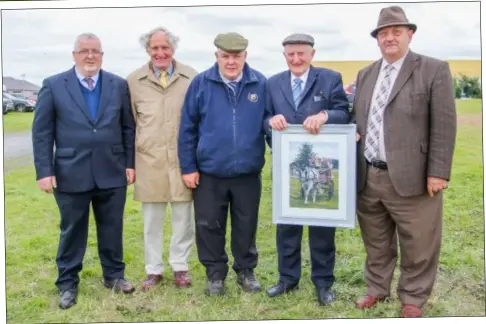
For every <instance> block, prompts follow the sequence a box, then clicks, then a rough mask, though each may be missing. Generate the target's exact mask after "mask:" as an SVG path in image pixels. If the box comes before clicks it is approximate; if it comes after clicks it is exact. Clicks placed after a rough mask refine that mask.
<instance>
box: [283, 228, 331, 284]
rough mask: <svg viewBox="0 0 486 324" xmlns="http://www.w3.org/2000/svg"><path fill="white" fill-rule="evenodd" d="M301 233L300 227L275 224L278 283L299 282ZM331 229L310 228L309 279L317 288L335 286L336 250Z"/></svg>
mask: <svg viewBox="0 0 486 324" xmlns="http://www.w3.org/2000/svg"><path fill="white" fill-rule="evenodd" d="M302 230H303V227H302V226H300V225H282V224H279V225H277V252H278V270H279V273H280V281H281V282H284V283H287V284H289V285H296V284H298V283H299V280H300V276H301V260H302V258H301V244H302ZM335 232H336V229H335V228H333V227H320V226H309V248H310V257H311V270H312V272H311V280H312V282H313V283H314V285H315V286H316V287H318V288H321V287H325V288H330V287H331V286H332V285H333V283H334V263H335V259H336V258H335V256H336V247H335V245H334V236H335Z"/></svg>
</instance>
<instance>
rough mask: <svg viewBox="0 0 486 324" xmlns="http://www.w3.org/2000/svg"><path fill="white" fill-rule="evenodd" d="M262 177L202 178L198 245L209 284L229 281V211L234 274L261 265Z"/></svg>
mask: <svg viewBox="0 0 486 324" xmlns="http://www.w3.org/2000/svg"><path fill="white" fill-rule="evenodd" d="M261 189H262V186H261V176H260V174H255V175H245V176H240V177H235V178H230V179H222V178H215V177H212V176H210V175H207V174H201V176H200V179H199V185H198V186H197V188H196V189H195V190H194V191H193V192H194V210H195V223H196V245H197V251H198V257H199V261H200V262H201V264H202V265H203V266H204V267H205V268H206V276H207V277H208V279H209V280H225V279H226V276H227V274H228V256H227V254H226V251H225V244H226V220H227V218H228V207H229V210H230V215H231V252H232V254H233V257H234V264H233V270H234V271H235V272H239V271H241V270H244V269H254V268H255V267H256V265H257V262H258V252H257V249H256V232H257V226H258V209H259V205H260V195H261Z"/></svg>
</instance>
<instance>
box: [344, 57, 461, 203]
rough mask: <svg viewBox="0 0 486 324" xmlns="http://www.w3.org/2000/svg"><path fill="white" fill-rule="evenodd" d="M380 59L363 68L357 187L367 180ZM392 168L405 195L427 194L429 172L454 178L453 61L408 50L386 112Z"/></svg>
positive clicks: (356, 110) (357, 103)
mask: <svg viewBox="0 0 486 324" xmlns="http://www.w3.org/2000/svg"><path fill="white" fill-rule="evenodd" d="M381 64H382V59H380V60H378V61H376V62H374V63H372V64H371V65H369V66H367V67H365V68H364V69H362V70H360V71H359V73H358V76H357V80H356V93H355V99H354V104H353V112H352V115H353V120H354V122H355V123H356V124H357V129H358V133H359V135H360V137H361V139H360V141H359V142H358V166H357V168H358V184H357V188H358V192H360V191H361V190H363V189H364V187H365V185H366V174H367V168H368V165H367V163H366V159H365V157H364V146H365V140H366V125H367V119H368V113H369V111H370V104H371V99H372V95H373V88H374V86H375V83H376V79H377V77H378V74H379V70H380V67H381ZM383 120H384V130H383V133H384V141H385V150H386V157H387V162H388V173H389V175H390V178H391V181H392V183H393V186H394V187H395V190H396V191H397V192H398V194H400V195H401V196H404V197H406V196H415V195H420V194H424V193H425V192H426V190H427V177H428V176H434V177H440V178H445V179H447V180H449V179H450V176H451V166H452V156H453V152H454V146H455V139H456V107H455V98H454V87H453V84H452V75H451V72H450V69H449V64H448V63H447V62H445V61H441V60H438V59H435V58H431V57H427V56H424V55H420V54H416V53H414V52H412V51H409V52H408V54H407V57H406V58H405V60H404V62H403V65H402V68H401V69H400V72H399V74H398V76H397V79H396V81H395V84H394V85H393V88H392V90H391V92H390V96H389V100H388V105H387V107H386V108H385V112H384V116H383Z"/></svg>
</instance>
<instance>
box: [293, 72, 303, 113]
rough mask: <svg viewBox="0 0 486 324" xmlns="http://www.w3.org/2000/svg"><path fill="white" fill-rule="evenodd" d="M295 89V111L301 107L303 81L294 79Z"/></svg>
mask: <svg viewBox="0 0 486 324" xmlns="http://www.w3.org/2000/svg"><path fill="white" fill-rule="evenodd" d="M294 83H295V86H294V89H293V90H292V95H293V96H294V103H295V109H297V107H299V103H300V99H302V98H301V95H302V80H301V79H299V78H296V79H294Z"/></svg>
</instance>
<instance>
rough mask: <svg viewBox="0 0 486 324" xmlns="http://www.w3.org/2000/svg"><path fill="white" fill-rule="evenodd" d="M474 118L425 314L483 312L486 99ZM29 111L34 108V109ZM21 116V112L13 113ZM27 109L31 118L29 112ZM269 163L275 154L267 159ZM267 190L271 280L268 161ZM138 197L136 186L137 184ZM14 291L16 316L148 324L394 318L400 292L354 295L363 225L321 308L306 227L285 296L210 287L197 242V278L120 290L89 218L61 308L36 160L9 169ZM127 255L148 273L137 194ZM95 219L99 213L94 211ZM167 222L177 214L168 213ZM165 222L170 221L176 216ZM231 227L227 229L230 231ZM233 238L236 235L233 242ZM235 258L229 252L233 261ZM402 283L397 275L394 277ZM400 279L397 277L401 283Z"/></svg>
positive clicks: (51, 222)
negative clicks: (376, 300)
mask: <svg viewBox="0 0 486 324" xmlns="http://www.w3.org/2000/svg"><path fill="white" fill-rule="evenodd" d="M462 110H464V111H465V112H466V114H467V115H470V116H473V117H474V120H475V121H476V123H472V122H469V123H467V124H462V125H460V127H459V134H458V141H457V149H456V154H455V158H454V168H453V177H452V182H451V185H450V187H449V189H448V190H447V191H446V193H445V209H444V236H443V244H442V254H441V261H440V270H439V275H438V279H437V284H436V286H435V290H434V293H433V296H432V298H431V299H430V301H429V303H428V304H427V307H426V309H425V316H429V317H432V316H484V315H485V301H484V298H485V297H484V291H485V290H484V289H485V286H484V217H483V166H482V163H483V162H482V128H481V123H480V120H481V119H480V118H479V115H480V114H481V102H480V101H461V102H459V107H458V111H460V112H461V111H462ZM26 115H28V114H26ZM10 117H13V118H17V116H16V115H15V114H12V115H11V116H7V118H10ZM22 117H23V116H22ZM267 161H271V160H270V158H269V157H268V158H267ZM263 181H264V183H263V195H262V202H261V214H260V223H259V232H258V247H259V253H260V262H259V266H258V267H257V269H256V275H257V276H258V278H259V279H260V280H261V283H262V285H263V287H264V288H268V287H269V286H271V285H272V284H274V283H275V281H276V280H277V278H278V273H277V252H276V247H275V225H273V224H272V222H271V217H272V216H271V192H272V188H271V181H270V163H269V162H267V165H266V167H265V171H264V175H263ZM129 194H130V197H131V194H132V189H130V193H129ZM5 205H6V207H5V208H6V209H5V210H6V211H5V218H6V222H5V240H6V249H7V251H6V279H7V280H6V287H7V290H6V294H7V320H8V322H9V323H25V322H150V321H196V320H197V321H202V320H269V319H318V318H376V317H396V316H398V312H399V300H398V299H397V298H396V293H394V294H393V295H392V297H393V298H392V300H391V301H390V303H386V304H381V305H379V306H377V307H376V308H374V309H371V310H367V311H360V310H357V309H355V308H354V304H353V302H354V300H355V299H356V298H357V297H359V296H360V295H361V294H362V293H363V292H364V282H363V279H362V278H363V272H362V270H363V262H364V253H363V251H364V249H363V245H362V241H361V237H360V233H359V229H358V228H356V229H354V230H348V229H346V230H345V229H338V231H337V237H336V245H337V259H336V260H337V264H336V268H335V274H336V280H337V281H336V284H335V286H334V289H335V291H336V293H337V302H336V303H335V304H333V305H332V306H330V307H320V306H319V305H318V304H317V302H316V299H315V292H314V287H313V285H312V283H311V281H310V260H309V249H308V244H307V230H305V231H304V241H303V244H302V253H303V261H302V265H303V267H302V280H301V288H300V289H299V290H298V291H296V292H293V293H290V294H288V295H286V296H282V297H278V298H276V299H270V298H268V297H267V296H266V294H265V293H264V292H261V293H258V294H254V295H248V294H246V293H244V292H242V291H241V290H240V289H239V287H238V286H237V284H236V282H235V275H234V273H232V272H231V271H230V273H229V276H228V280H227V287H228V290H227V295H226V296H225V297H216V298H209V297H206V296H205V295H204V294H203V289H204V287H205V276H204V269H203V268H202V267H201V266H200V265H199V263H198V260H197V255H196V249H195V248H194V249H193V251H192V254H191V257H190V263H191V267H192V271H193V279H194V286H193V287H192V288H190V289H187V290H178V289H176V288H174V286H173V277H172V275H171V272H170V269H169V268H166V273H165V274H166V277H167V279H166V281H165V283H164V284H163V285H162V286H160V287H159V288H157V289H156V290H155V291H153V292H150V293H142V292H141V291H140V290H137V291H136V293H135V294H134V295H131V296H124V295H117V294H112V293H111V291H109V290H107V289H105V288H104V287H103V286H102V281H101V268H100V265H99V259H98V256H97V250H96V231H95V227H94V222H93V221H91V224H90V230H91V231H90V234H89V240H88V250H87V253H86V256H85V262H84V269H83V271H82V272H81V285H80V294H79V298H78V304H77V305H76V306H74V307H73V308H71V309H69V310H66V311H63V310H60V309H59V308H58V306H57V304H58V295H57V291H56V289H55V287H54V281H55V279H56V275H57V271H56V268H55V255H56V249H57V244H58V235H59V216H58V211H57V207H56V205H55V202H54V199H53V197H52V196H50V195H47V194H43V193H41V192H40V191H39V190H38V189H37V187H36V185H35V178H34V169H33V168H32V167H27V168H22V169H18V170H13V171H11V172H9V173H7V174H5ZM125 217H126V218H125V232H124V233H125V235H124V244H125V261H126V263H127V271H126V276H127V279H129V280H132V282H134V283H136V284H137V285H138V284H139V283H140V281H141V280H142V279H143V277H144V257H143V255H144V253H143V223H142V217H141V214H140V205H139V204H138V203H135V202H133V201H132V199H131V198H130V199H129V200H128V203H127V207H126V216H125ZM91 220H93V218H91ZM168 220H169V219H168ZM168 220H167V221H168ZM164 233H165V236H164V242H165V247H164V251H165V256H164V259H165V260H167V255H168V246H169V245H168V244H169V242H170V236H169V235H170V225H169V222H166V227H165V231H164ZM228 233H229V231H228ZM227 251H230V250H229V242H228V250H227ZM230 262H231V259H230ZM395 282H396V280H395ZM393 287H395V284H394V285H393Z"/></svg>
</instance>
